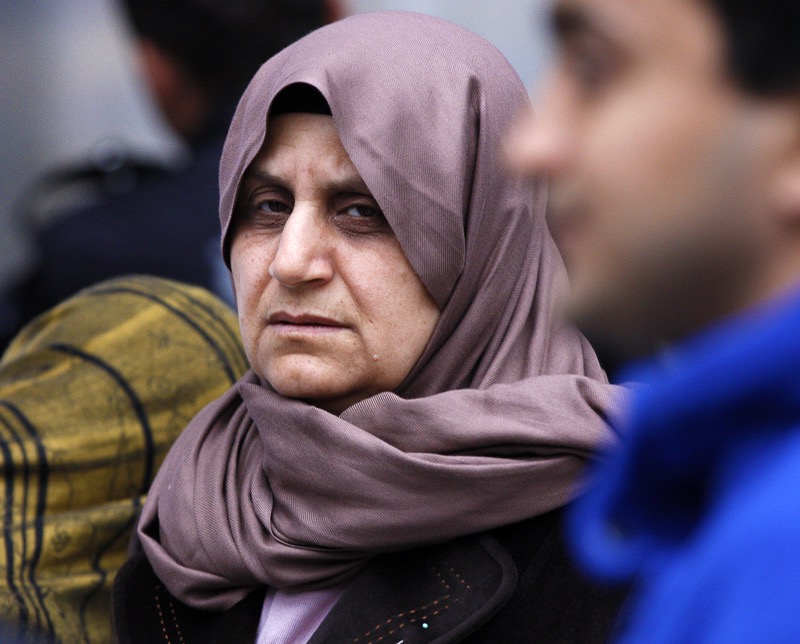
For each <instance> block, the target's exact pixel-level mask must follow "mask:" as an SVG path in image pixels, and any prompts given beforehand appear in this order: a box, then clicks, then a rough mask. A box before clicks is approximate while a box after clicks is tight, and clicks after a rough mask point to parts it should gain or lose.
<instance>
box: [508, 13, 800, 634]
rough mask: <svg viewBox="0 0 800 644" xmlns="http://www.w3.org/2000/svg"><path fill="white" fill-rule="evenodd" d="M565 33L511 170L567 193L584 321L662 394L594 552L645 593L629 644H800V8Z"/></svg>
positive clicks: (588, 556) (608, 468)
mask: <svg viewBox="0 0 800 644" xmlns="http://www.w3.org/2000/svg"><path fill="white" fill-rule="evenodd" d="M553 24H554V27H555V32H556V34H557V37H558V42H559V49H558V51H559V55H558V59H557V64H556V65H555V68H554V69H553V70H552V73H551V77H550V80H549V82H548V84H547V86H546V87H545V89H544V90H543V92H542V96H541V99H540V100H539V103H538V110H537V113H536V117H535V120H532V121H531V122H530V124H529V125H528V126H526V127H527V129H524V130H522V131H521V132H519V133H518V136H517V137H516V138H515V140H514V141H513V143H512V145H513V153H512V155H513V157H514V159H515V161H516V163H517V165H518V166H519V167H520V168H521V169H523V170H525V171H526V172H528V173H530V174H531V175H536V176H541V175H547V176H549V178H550V179H551V193H550V196H551V200H552V201H551V208H552V222H551V223H552V226H553V230H554V234H555V236H556V238H557V240H558V242H559V243H560V247H561V249H562V251H563V253H564V255H565V259H566V261H567V265H568V269H569V271H570V272H571V281H572V289H573V290H572V295H571V299H570V303H569V305H568V307H567V308H568V310H569V311H570V313H571V315H572V317H573V319H574V320H576V321H577V322H578V323H579V325H580V326H581V327H582V328H583V329H584V331H585V332H586V333H587V334H588V336H589V337H590V338H594V339H596V340H599V341H600V342H601V343H602V345H603V346H605V347H613V348H614V349H615V350H616V353H617V355H619V356H622V357H623V358H624V359H626V360H632V359H636V358H639V359H642V361H640V362H638V364H637V365H636V366H635V367H633V368H632V371H629V375H630V377H631V379H633V380H638V381H642V382H644V383H647V385H648V386H646V387H643V388H641V389H639V390H638V391H637V392H636V393H635V396H634V400H633V404H632V408H631V409H630V410H629V414H628V416H627V421H626V423H625V424H624V427H623V435H626V436H627V439H626V440H625V442H624V446H623V447H622V449H621V450H619V451H618V452H617V453H615V454H613V458H611V459H610V460H609V461H608V462H607V463H605V464H604V465H601V466H600V467H599V468H598V471H597V472H596V475H595V478H594V483H595V487H594V488H593V489H592V491H590V493H589V494H588V495H586V497H585V498H584V499H583V500H582V501H581V502H579V504H578V505H577V507H576V511H575V513H574V514H573V515H572V524H573V526H572V527H573V531H572V537H573V541H574V543H575V546H576V548H575V549H576V553H577V555H578V557H579V558H580V559H581V560H582V561H583V562H584V564H585V565H586V566H587V567H588V568H589V569H590V570H592V571H594V572H595V573H597V574H598V575H601V576H604V577H606V578H608V579H628V578H631V577H632V578H634V579H636V580H637V583H638V587H639V590H638V595H637V597H636V599H635V601H634V602H633V604H632V608H631V613H630V614H629V615H628V616H627V618H626V619H625V625H624V626H623V627H621V629H620V633H619V635H620V638H621V639H622V640H623V641H627V642H647V644H654V643H659V642H720V643H723V642H724V643H726V644H729V643H731V642H797V641H800V610H798V606H799V605H800V554H799V553H798V547H797V544H798V543H800V501H799V500H798V494H797V490H798V489H800V389H798V383H799V382H800V40H799V39H798V38H797V33H798V31H800V4H798V3H797V2H795V1H794V0H759V1H758V2H756V1H754V0H750V1H748V0H701V1H697V0H638V1H637V2H631V1H630V0H557V2H556V3H555V8H554V12H553ZM664 347H667V349H666V350H665V351H662V352H661V353H659V351H660V350H661V349H663V348H664ZM648 356H650V357H649V359H644V358H646V357H648Z"/></svg>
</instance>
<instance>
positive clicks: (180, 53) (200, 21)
mask: <svg viewBox="0 0 800 644" xmlns="http://www.w3.org/2000/svg"><path fill="white" fill-rule="evenodd" d="M125 7H126V9H127V12H128V15H129V16H130V19H131V23H132V24H133V28H134V31H135V32H136V36H137V38H138V41H139V49H140V53H141V58H142V63H143V68H144V71H145V75H146V76H147V78H148V81H149V82H150V85H151V87H152V89H153V92H154V95H155V97H156V99H157V101H158V102H159V104H160V106H161V108H162V111H163V112H164V115H165V116H166V118H167V120H168V121H169V122H170V123H171V124H172V125H173V127H175V129H176V130H177V131H178V132H179V133H181V134H183V135H184V136H187V137H189V138H191V137H192V136H193V135H194V134H195V133H196V132H197V131H198V130H199V129H201V128H202V126H203V125H204V122H205V119H206V118H207V117H208V116H209V115H210V113H211V112H212V111H213V109H212V108H213V105H214V104H215V103H218V102H220V101H222V102H230V101H233V100H234V99H236V98H238V96H239V94H241V92H242V91H243V89H244V87H245V86H246V85H247V83H248V81H249V80H250V78H251V77H252V76H253V74H254V73H255V72H256V71H257V70H258V68H259V67H260V66H261V64H262V63H263V62H265V61H266V60H267V59H268V58H270V57H271V56H273V55H274V54H276V53H277V52H279V51H280V50H281V49H283V48H284V47H286V46H287V45H289V44H291V43H292V42H294V41H295V40H297V39H298V38H300V37H302V36H304V35H305V34H306V33H308V32H309V31H312V30H313V29H316V28H317V27H321V26H322V25H323V24H325V23H326V22H328V21H330V20H333V19H335V18H338V17H340V13H341V11H340V10H339V8H338V2H337V0H125Z"/></svg>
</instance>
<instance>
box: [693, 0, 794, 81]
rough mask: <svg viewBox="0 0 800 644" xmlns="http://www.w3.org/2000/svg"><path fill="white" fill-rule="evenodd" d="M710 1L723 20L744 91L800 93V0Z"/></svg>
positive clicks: (732, 60)
mask: <svg viewBox="0 0 800 644" xmlns="http://www.w3.org/2000/svg"><path fill="white" fill-rule="evenodd" d="M706 1H707V2H708V3H709V4H710V5H711V6H712V8H713V9H714V10H715V11H716V12H717V13H718V14H719V15H720V17H721V19H722V23H723V25H724V28H725V30H726V36H727V43H728V52H729V57H730V61H729V64H730V68H731V71H732V72H733V75H734V77H735V79H736V81H737V82H738V83H739V85H740V86H741V87H742V88H743V89H745V90H746V91H748V92H752V93H754V94H782V93H786V92H793V91H796V90H798V89H800V35H798V34H800V0H706Z"/></svg>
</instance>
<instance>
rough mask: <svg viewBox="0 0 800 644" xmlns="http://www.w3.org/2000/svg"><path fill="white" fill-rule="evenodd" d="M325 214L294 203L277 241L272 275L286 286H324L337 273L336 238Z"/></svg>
mask: <svg viewBox="0 0 800 644" xmlns="http://www.w3.org/2000/svg"><path fill="white" fill-rule="evenodd" d="M329 227H330V224H329V223H328V221H327V219H326V217H325V216H324V213H321V212H320V211H319V210H318V209H317V208H316V207H315V206H313V205H311V204H305V203H297V204H295V207H294V210H293V211H292V214H291V215H289V218H288V219H287V221H286V224H285V225H284V227H283V230H282V231H281V234H280V240H279V241H278V248H277V250H276V252H275V256H274V257H273V258H272V262H271V263H270V266H269V274H270V276H271V277H272V278H273V279H276V280H277V281H278V282H280V283H281V284H283V285H284V286H287V287H290V288H295V287H299V286H304V285H305V286H312V285H322V284H325V283H326V282H328V281H330V279H331V278H332V277H333V274H334V267H333V255H334V250H335V248H334V244H335V238H334V237H333V236H332V234H331V232H330V231H329V230H328V228H329Z"/></svg>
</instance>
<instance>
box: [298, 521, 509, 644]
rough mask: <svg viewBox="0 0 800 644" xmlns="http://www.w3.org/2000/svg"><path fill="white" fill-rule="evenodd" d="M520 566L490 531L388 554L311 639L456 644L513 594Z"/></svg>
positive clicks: (359, 579)
mask: <svg viewBox="0 0 800 644" xmlns="http://www.w3.org/2000/svg"><path fill="white" fill-rule="evenodd" d="M516 584H517V570H516V566H515V565H514V561H513V559H512V557H511V555H510V554H509V552H508V551H507V550H506V549H505V548H503V547H502V546H501V545H500V544H499V543H498V542H497V541H496V540H495V539H494V538H493V537H491V536H488V535H483V536H473V537H465V538H462V539H459V540H457V541H454V542H450V543H448V544H445V545H440V546H433V547H429V548H420V549H416V550H412V551H409V552H406V553H395V554H390V555H385V556H382V557H379V558H377V559H375V560H374V561H373V562H371V563H370V564H369V565H368V566H367V567H366V568H365V569H364V570H363V571H362V572H361V573H360V574H359V575H358V576H357V577H356V578H355V579H354V580H353V582H352V583H351V584H350V585H349V586H348V588H347V590H346V591H345V593H344V595H343V596H342V597H341V598H340V599H339V601H338V602H337V603H336V605H335V606H334V607H333V610H331V612H330V614H329V615H328V617H327V618H326V619H325V621H324V622H323V623H322V624H321V626H320V627H319V629H317V632H316V633H315V634H314V637H312V638H311V640H310V643H309V644H322V643H323V642H352V643H353V644H372V643H377V642H381V644H399V643H400V642H402V643H403V644H412V643H413V642H441V643H444V642H454V641H458V640H461V639H463V638H464V637H466V636H467V635H468V634H470V633H472V632H474V631H475V630H477V629H478V628H479V627H480V626H481V625H482V624H484V623H485V622H486V621H488V620H489V619H490V618H491V617H492V616H494V615H495V614H496V613H497V612H498V611H499V610H500V609H501V608H502V606H503V604H505V602H506V601H508V599H509V598H510V597H511V595H512V594H513V592H514V589H515V588H516Z"/></svg>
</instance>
